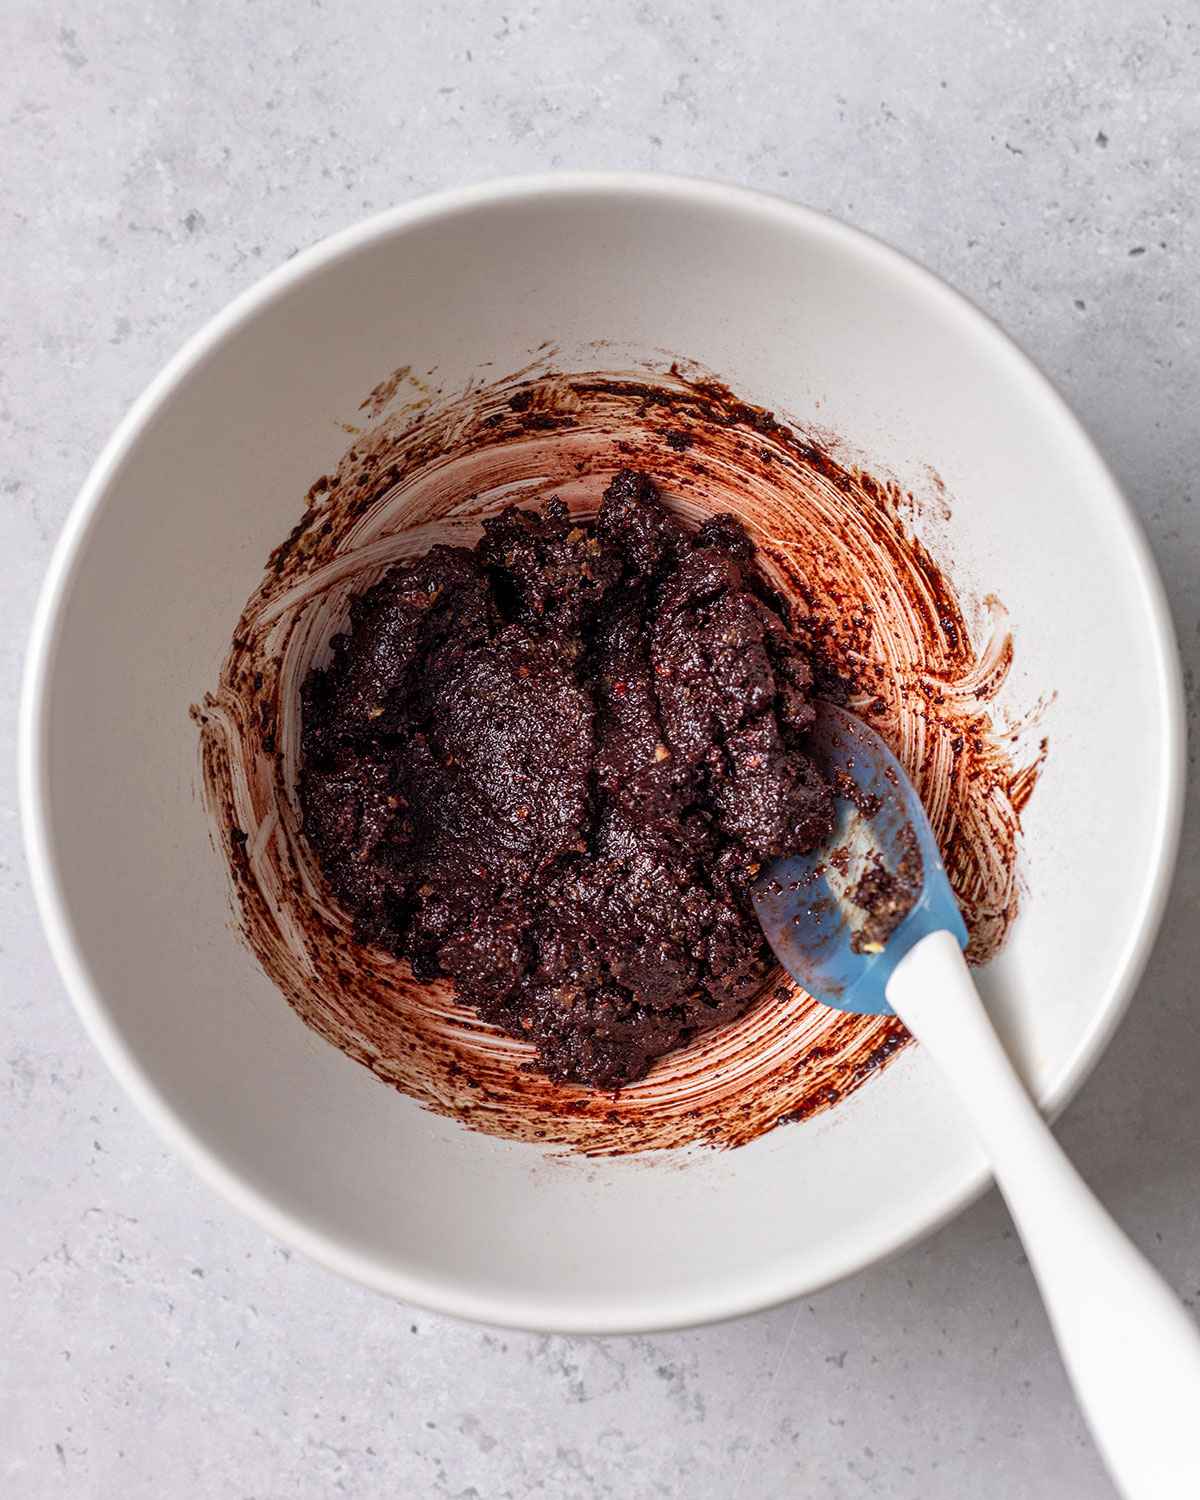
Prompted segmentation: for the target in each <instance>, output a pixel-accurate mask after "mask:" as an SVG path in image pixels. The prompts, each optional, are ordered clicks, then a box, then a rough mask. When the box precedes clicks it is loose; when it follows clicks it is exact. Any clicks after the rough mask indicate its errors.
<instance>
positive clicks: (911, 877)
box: [846, 824, 922, 953]
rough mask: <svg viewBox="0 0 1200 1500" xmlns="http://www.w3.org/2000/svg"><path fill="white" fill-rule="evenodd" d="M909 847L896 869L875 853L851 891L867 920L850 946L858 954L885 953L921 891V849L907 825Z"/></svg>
mask: <svg viewBox="0 0 1200 1500" xmlns="http://www.w3.org/2000/svg"><path fill="white" fill-rule="evenodd" d="M903 831H904V832H905V833H907V834H908V839H907V840H906V843H907V848H906V849H905V850H904V852H903V853H902V855H901V858H900V862H899V864H898V865H897V866H896V868H895V869H894V870H889V869H888V867H887V866H886V865H885V864H884V862H883V860H882V858H881V857H880V856H879V854H877V853H876V854H872V855H871V858H870V860H869V862H868V864H867V868H866V869H865V870H864V871H863V873H862V874H861V875H860V876H859V878H858V880H857V881H855V883H854V885H853V886H851V888H850V890H849V891H847V893H846V894H847V896H848V897H849V899H850V900H851V901H852V902H853V903H854V905H855V906H857V907H858V909H859V910H860V911H862V912H865V913H866V920H865V921H864V922H863V923H862V925H861V926H860V927H858V928H857V929H856V930H855V933H854V936H853V937H852V938H851V939H850V946H851V948H853V949H854V951H855V952H856V953H882V952H883V950H884V948H885V947H886V946H887V941H888V939H889V938H890V937H891V935H892V933H893V932H895V930H896V928H897V927H899V925H900V923H901V922H903V920H904V919H905V917H906V916H908V914H909V912H910V911H911V910H912V908H913V904H914V902H915V901H916V899H917V897H918V896H919V895H920V894H921V876H922V870H921V851H920V849H919V848H918V847H917V841H916V839H915V837H914V836H913V834H912V828H911V826H910V825H909V824H905V825H904V830H903Z"/></svg>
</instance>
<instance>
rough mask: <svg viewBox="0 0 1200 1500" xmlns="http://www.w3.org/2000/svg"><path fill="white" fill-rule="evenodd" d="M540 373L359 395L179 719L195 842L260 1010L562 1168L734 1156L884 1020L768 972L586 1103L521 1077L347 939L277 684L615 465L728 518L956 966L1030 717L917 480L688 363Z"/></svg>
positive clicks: (844, 1069) (562, 1085)
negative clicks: (780, 605) (402, 589)
mask: <svg viewBox="0 0 1200 1500" xmlns="http://www.w3.org/2000/svg"><path fill="white" fill-rule="evenodd" d="M552 359H553V351H550V352H548V353H546V354H544V355H543V356H539V361H540V362H539V363H538V364H537V365H536V366H533V367H530V368H527V369H525V370H523V371H521V372H518V373H517V374H514V375H508V376H501V377H497V378H496V379H494V380H492V381H490V382H489V383H487V384H484V385H475V386H473V387H472V388H471V389H469V390H467V391H466V392H465V393H464V392H460V391H449V392H438V391H436V390H432V389H431V388H430V386H429V384H428V383H427V380H428V377H427V376H426V377H425V378H422V379H421V380H418V379H417V378H416V377H414V376H413V375H412V374H411V373H409V374H405V373H404V372H398V373H397V376H396V377H393V378H390V379H388V380H385V381H383V382H381V384H380V385H379V387H378V389H377V390H376V391H375V392H373V393H372V395H371V396H370V397H369V398H368V399H367V401H366V402H365V403H364V412H363V415H362V416H361V417H360V418H359V419H358V420H359V421H362V422H365V423H366V426H365V428H364V430H363V431H361V432H360V433H359V434H358V435H356V436H355V438H354V440H353V443H352V446H351V447H350V449H349V451H348V452H347V453H346V455H345V457H344V459H343V460H342V462H341V464H340V465H339V466H338V468H337V470H336V472H335V473H333V474H330V475H325V476H322V477H321V478H319V479H318V480H317V481H316V483H315V484H314V485H313V486H312V489H311V490H310V493H309V496H308V503H307V507H306V508H305V509H304V512H303V514H302V515H301V516H300V517H299V519H298V522H297V525H296V526H295V528H294V529H293V531H292V533H291V535H290V536H288V537H287V538H286V539H284V540H283V541H282V542H281V544H280V546H279V547H278V548H277V549H276V550H275V552H274V554H273V555H272V557H271V558H270V559H269V561H268V565H267V567H266V570H265V572H264V574H263V576H262V579H261V582H260V583H259V585H258V586H257V587H256V588H255V589H254V591H253V593H252V594H251V596H250V598H249V599H248V600H247V603H246V606H245V609H244V610H243V612H242V615H241V617H240V618H239V619H238V620H237V621H236V622H233V621H231V622H230V626H231V639H232V645H231V647H230V651H229V654H228V656H227V658H226V660H225V662H224V665H223V666H222V669H221V673H220V678H219V681H218V683H217V684H216V686H215V688H214V689H213V691H212V692H210V693H209V694H207V695H206V696H205V697H204V699H203V701H202V702H201V703H200V704H198V705H197V708H196V710H195V716H196V718H197V719H198V721H199V723H200V729H201V735H200V743H201V754H202V772H203V786H204V793H205V799H206V804H207V806H208V808H209V810H210V814H211V817H212V827H213V832H214V838H215V840H216V842H217V844H218V847H219V850H220V852H221V854H222V856H223V858H224V860H225V861H226V863H227V865H228V868H229V871H230V875H231V881H232V890H233V893H234V907H235V911H236V916H237V921H238V924H239V926H240V928H241V930H242V932H243V933H244V935H245V938H246V940H247V942H248V943H249V945H250V946H251V948H252V949H253V951H254V953H255V954H256V956H257V957H258V960H259V962H260V963H261V964H262V966H263V969H264V970H265V971H266V973H267V974H268V975H269V976H270V977H271V979H272V980H273V981H274V982H275V984H276V985H277V986H278V987H279V989H280V991H281V992H282V994H283V995H284V996H285V997H286V999H287V1001H288V1002H289V1003H290V1004H291V1005H292V1006H293V1007H294V1008H295V1009H296V1011H297V1012H298V1013H299V1015H300V1016H301V1017H302V1018H303V1019H304V1020H305V1021H306V1022H307V1023H308V1024H309V1025H310V1026H312V1027H313V1028H314V1029H315V1030H316V1031H317V1032H319V1033H320V1034H321V1035H322V1036H323V1037H325V1038H326V1039H327V1040H328V1041H330V1042H332V1043H334V1044H335V1045H336V1046H338V1047H340V1048H341V1049H342V1050H343V1051H344V1052H346V1053H348V1054H349V1055H350V1056H351V1057H354V1058H356V1059H358V1060H359V1061H360V1062H361V1063H363V1064H364V1065H365V1066H366V1067H368V1068H370V1069H371V1070H372V1071H373V1072H374V1073H375V1074H376V1075H377V1076H378V1077H379V1078H381V1079H384V1080H385V1081H386V1082H388V1083H389V1084H391V1085H393V1086H394V1087H395V1088H397V1089H399V1090H400V1091H402V1092H403V1093H405V1094H407V1095H409V1096H410V1097H411V1098H413V1099H415V1100H417V1101H419V1102H420V1103H421V1104H422V1105H424V1106H425V1107H427V1108H429V1109H432V1110H435V1111H436V1112H438V1113H439V1114H442V1115H447V1116H450V1117H451V1118H453V1119H456V1120H459V1121H461V1122H463V1123H465V1124H467V1125H470V1126H472V1127H474V1128H476V1129H479V1130H483V1131H487V1132H489V1133H490V1134H493V1135H498V1136H504V1137H508V1138H510V1139H517V1140H524V1141H534V1142H539V1143H543V1144H547V1145H557V1146H560V1147H565V1148H567V1149H571V1150H576V1151H583V1152H589V1153H612V1152H627V1151H635V1150H644V1149H652V1148H657V1147H670V1146H682V1145H687V1144H688V1143H691V1142H697V1141H707V1142H711V1143H713V1144H715V1145H723V1146H733V1145H739V1144H741V1143H742V1142H745V1141H749V1140H752V1139H753V1138H754V1137H755V1136H757V1135H760V1134H761V1133H762V1132H763V1131H765V1130H768V1129H770V1128H771V1127H772V1126H773V1125H775V1124H777V1123H778V1122H779V1121H780V1120H783V1119H797V1118H799V1119H803V1118H807V1117H810V1116H812V1115H814V1114H816V1113H817V1112H819V1111H821V1110H825V1109H828V1108H830V1107H832V1106H834V1105H836V1104H837V1103H838V1101H839V1100H842V1099H844V1098H846V1097H847V1095H849V1094H851V1093H853V1092H854V1090H856V1089H857V1088H859V1087H861V1086H862V1085H863V1084H864V1083H865V1082H866V1081H867V1080H868V1079H870V1078H872V1077H874V1076H875V1075H876V1074H877V1073H878V1072H879V1070H880V1068H881V1067H882V1066H884V1065H885V1064H887V1063H888V1062H890V1061H891V1059H893V1058H894V1057H896V1056H898V1055H899V1054H900V1053H901V1052H902V1050H903V1048H904V1046H905V1043H906V1041H907V1033H906V1032H905V1031H904V1029H903V1027H902V1026H901V1025H900V1023H899V1022H898V1021H896V1020H895V1019H894V1018H891V1017H874V1016H854V1015H846V1014H843V1013H842V1012H839V1011H835V1010H830V1009H828V1008H827V1007H825V1006H823V1005H819V1004H817V1003H816V1002H815V1001H813V1000H812V999H810V998H809V997H808V996H807V995H805V994H804V993H803V992H802V991H800V990H799V989H798V988H797V987H796V986H795V985H794V984H793V983H792V982H791V981H790V980H788V979H787V978H786V977H785V976H783V975H782V974H781V973H780V972H779V971H778V970H776V971H774V972H773V973H768V974H767V975H766V976H765V977H764V979H763V981H762V989H761V992H760V993H759V995H758V996H757V998H756V999H755V1000H754V1001H753V1003H751V1004H750V1005H749V1006H748V1007H747V1008H746V1009H745V1010H744V1011H742V1013H741V1014H740V1015H739V1016H738V1017H737V1018H736V1019H733V1020H731V1021H729V1022H727V1023H726V1024H724V1025H721V1026H716V1027H713V1028H711V1029H709V1030H707V1031H704V1032H702V1033H700V1034H699V1035H698V1036H697V1037H696V1038H695V1039H694V1040H693V1041H691V1042H690V1043H689V1044H688V1045H686V1046H680V1047H677V1048H675V1049H674V1050H672V1051H671V1052H668V1053H667V1054H666V1055H664V1056H662V1057H660V1058H659V1059H658V1061H657V1062H655V1064H654V1065H653V1066H652V1067H651V1069H650V1071H649V1072H648V1073H647V1074H646V1076H645V1077H644V1078H641V1079H639V1080H638V1081H636V1082H634V1083H631V1084H629V1085H628V1086H626V1087H624V1088H622V1089H621V1090H620V1091H619V1093H616V1094H606V1093H603V1092H601V1091H599V1090H596V1089H594V1088H589V1087H586V1086H583V1085H580V1084H576V1083H571V1082H566V1081H557V1080H554V1079H551V1078H549V1077H548V1076H546V1074H545V1072H544V1071H542V1070H541V1069H540V1068H538V1067H537V1066H536V1064H537V1051H536V1049H535V1047H534V1045H533V1044H532V1043H530V1042H527V1041H519V1040H517V1039H516V1038H515V1037H514V1036H513V1035H512V1034H511V1033H510V1032H509V1031H508V1030H506V1029H504V1028H501V1027H497V1026H493V1025H491V1024H489V1023H487V1022H485V1021H484V1020H482V1019H481V1017H480V1014H479V1012H478V1011H477V1010H476V1009H475V1008H474V1007H473V1006H471V1005H469V1004H466V1003H464V1002H463V1001H462V1000H461V999H460V998H459V997H458V996H456V994H455V990H454V986H453V983H452V982H451V981H450V980H448V979H444V978H442V979H435V980H429V981H423V980H420V979H418V978H416V977H415V976H414V974H413V972H412V969H411V967H410V964H409V962H408V961H407V960H406V959H402V958H397V957H396V956H394V954H392V953H391V952H389V951H388V950H387V949H385V948H383V947H381V946H379V945H378V944H375V943H360V942H356V941H354V938H353V931H352V922H351V917H350V914H349V913H348V911H347V908H346V906H345V904H344V903H343V902H342V901H340V900H338V899H336V898H335V896H334V895H333V893H332V892H331V891H330V887H329V881H328V880H327V879H326V877H325V875H324V873H323V872H322V870H321V868H320V867H319V866H318V864H317V862H316V859H315V855H314V852H313V849H312V846H311V844H310V841H309V840H308V839H307V838H306V837H305V835H304V831H303V827H302V814H301V797H300V780H301V776H300V771H301V759H302V757H301V749H302V747H301V714H300V698H301V689H302V685H303V683H304V682H305V681H306V679H307V678H308V676H309V673H310V672H311V670H312V668H313V667H314V666H316V667H325V666H327V665H328V664H329V661H330V659H331V652H330V642H331V640H332V639H333V637H334V636H336V635H337V634H339V633H344V632H345V630H346V628H347V625H348V622H349V616H350V607H351V601H352V600H353V599H354V598H355V597H357V596H359V595H361V594H363V593H364V591H365V590H367V589H369V588H370V587H371V586H372V585H374V584H375V583H377V582H379V580H380V579H382V578H383V577H384V576H385V574H386V573H387V571H388V569H389V568H391V567H392V566H394V565H395V564H396V563H397V562H399V561H402V560H406V559H407V560H413V559H417V558H419V557H421V556H422V555H424V554H425V553H428V552H429V551H430V549H431V547H433V546H435V545H438V544H446V545H449V546H456V547H464V548H472V547H474V546H475V544H476V543H477V542H478V540H479V538H480V535H481V532H482V526H483V523H484V522H485V521H487V520H488V519H489V518H491V517H493V516H497V515H499V514H500V512H501V511H503V510H504V509H505V508H506V507H507V506H509V505H512V504H514V503H516V502H519V503H520V505H521V506H522V507H526V508H530V507H536V506H539V505H543V504H544V503H545V502H546V501H547V500H548V499H549V498H550V497H551V496H558V497H559V498H561V499H562V500H563V502H564V503H565V504H566V505H567V507H568V509H569V511H570V512H571V515H572V517H573V518H574V520H575V523H576V524H577V525H581V524H583V523H585V522H586V521H587V520H589V518H591V517H593V516H594V515H595V514H596V511H597V509H598V507H599V504H600V500H601V496H602V494H603V492H604V490H605V489H606V488H607V486H608V485H609V484H610V483H611V481H612V478H613V476H614V474H616V473H617V472H618V471H619V470H620V469H622V468H632V469H637V470H644V471H646V472H649V473H652V474H653V475H654V476H655V479H656V481H657V483H658V486H659V488H660V490H661V492H662V496H663V499H664V502H665V503H666V504H667V506H668V508H669V509H670V510H671V512H672V514H674V515H676V516H678V517H679V518H680V519H681V520H683V521H684V522H685V523H687V525H688V526H690V527H691V528H693V529H695V528H698V527H699V526H701V525H703V523H704V522H705V521H706V520H708V519H709V518H710V517H711V516H713V515H714V514H716V513H719V512H723V511H732V512H734V513H735V514H736V515H737V517H738V519H739V521H740V522H741V523H742V525H743V526H744V527H745V529H746V531H747V533H748V534H749V536H750V538H751V540H752V541H753V542H754V544H755V546H756V548H757V561H758V567H759V570H760V571H761V573H762V574H763V576H764V577H765V579H766V581H767V583H768V585H769V586H770V587H771V588H772V589H773V590H775V591H776V592H777V593H778V594H779V595H780V596H782V597H783V598H785V599H786V600H787V602H788V607H789V609H790V611H791V616H792V624H793V627H794V628H799V627H803V638H804V640H805V642H806V644H807V645H809V646H810V647H811V648H812V651H813V659H814V660H815V661H819V662H820V663H823V664H824V666H825V667H827V668H828V669H829V670H831V671H832V672H833V673H835V674H836V675H837V676H838V678H839V679H840V680H841V681H842V682H843V683H844V684H845V685H846V686H847V690H848V693H849V697H848V700H847V703H848V706H849V707H850V708H851V709H853V710H855V711H856V712H859V713H862V714H864V715H866V717H867V718H868V719H869V720H870V722H871V723H872V724H873V725H874V727H875V728H876V729H877V730H878V731H879V733H880V734H882V735H883V737H884V739H885V740H887V742H888V743H889V745H890V746H891V747H892V749H893V750H894V751H895V753H896V754H897V756H898V757H899V759H900V761H901V763H902V764H903V766H904V768H905V770H906V771H907V772H908V774H909V776H910V778H911V779H912V780H913V782H914V784H915V785H916V787H917V790H918V792H919V793H920V795H921V798H922V801H923V802H924V804H925V807H926V809H927V811H928V812H929V816H930V821H931V824H932V826H933V830H934V834H935V836H936V837H937V839H938V841H939V844H940V846H941V851H942V857H943V860H944V863H945V866H946V871H947V874H948V875H949V877H950V880H951V883H952V884H953V886H954V890H955V893H956V895H957V897H958V900H959V903H960V905H961V907H962V909H963V913H964V916H965V918H966V922H967V926H968V929H969V932H970V947H969V949H968V956H969V958H970V959H971V960H972V962H975V963H980V962H985V961H986V960H987V959H988V958H990V957H991V956H992V955H993V954H994V953H995V952H996V951H997V950H998V948H999V947H1000V945H1001V943H1002V942H1003V941H1004V937H1005V934H1006V933H1007V931H1008V929H1009V927H1010V926H1011V924H1012V922H1013V920H1014V918H1015V916H1016V912H1017V908H1018V905H1019V884H1018V877H1017V851H1018V842H1019V833H1020V815H1021V811H1022V809H1023V808H1024V807H1025V805H1026V803H1027V802H1028V800H1029V797H1030V795H1031V794H1032V793H1033V791H1034V788H1035V785H1036V782H1037V777H1038V770H1039V767H1040V765H1041V762H1042V758H1043V756H1044V754H1045V742H1044V740H1041V739H1040V734H1039V730H1038V723H1037V720H1038V714H1039V711H1040V705H1039V704H1036V703H1024V704H1022V703H1020V702H1014V700H1013V696H1012V693H1011V691H1009V690H1008V689H1006V679H1007V678H1008V674H1009V670H1010V667H1011V664H1012V660H1013V643H1012V638H1011V636H1010V634H1009V631H1008V629H1007V625H1006V622H1005V618H1004V614H1003V611H1002V609H1001V608H1000V606H999V604H998V603H997V602H996V601H995V600H994V599H992V598H990V597H989V596H986V595H983V593H982V590H983V588H984V587H986V580H979V581H978V585H979V588H980V594H979V595H970V594H965V593H961V592H960V591H959V590H958V589H956V588H955V587H954V585H953V584H952V583H951V580H950V577H949V575H948V573H947V570H946V562H945V559H946V558H947V556H948V555H949V550H950V545H951V544H952V541H953V525H952V522H951V521H948V520H947V499H946V496H945V495H944V493H943V492H942V491H941V489H940V486H937V485H933V486H932V487H926V488H925V489H923V490H918V491H917V492H915V493H913V492H910V491H909V490H908V489H907V488H905V487H903V486H901V485H899V484H897V483H896V482H895V481H894V480H891V479H889V478H888V477H887V476H880V475H878V474H872V473H871V472H869V471H868V470H867V469H866V468H865V467H864V466H863V465H862V463H861V461H860V460H858V459H856V458H855V456H854V455H853V454H852V453H850V452H848V450H846V449H845V447H844V446H842V445H841V444H839V443H838V442H837V441H836V440H834V439H833V438H831V437H830V436H829V435H828V434H825V433H821V432H816V431H812V430H808V429H802V428H798V427H796V426H794V425H792V424H790V423H788V422H787V421H785V420H783V419H782V418H780V417H778V416H776V415H773V414H772V413H771V412H769V411H766V410H764V409H763V408H762V407H759V406H755V405H753V404H752V403H749V402H747V401H745V400H744V399H742V398H741V397H740V396H738V395H736V394H735V393H734V392H732V391H730V390H729V389H728V388H727V387H726V386H724V385H722V384H721V383H720V382H719V381H717V380H716V379H715V378H714V377H713V376H712V375H711V374H709V373H708V372H705V371H703V370H700V369H698V368H696V367H694V366H692V367H688V368H686V369H678V368H672V369H671V370H666V369H657V370H655V371H653V372H647V371H646V370H633V371H625V372H619V373H614V372H613V371H611V370H606V371H602V372H595V371H576V372H573V373H565V374H564V373H562V372H560V371H556V370H554V369H552V368H549V364H550V361H551V360H552ZM522 1029H523V1028H522Z"/></svg>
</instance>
